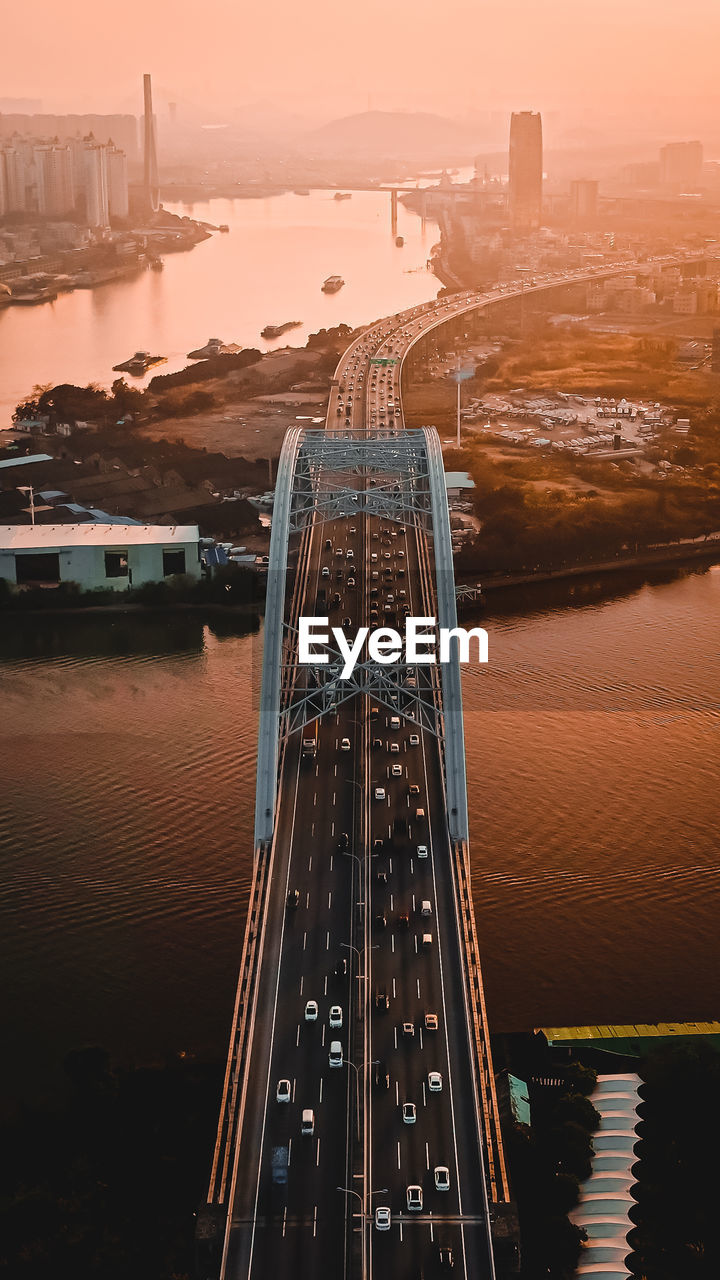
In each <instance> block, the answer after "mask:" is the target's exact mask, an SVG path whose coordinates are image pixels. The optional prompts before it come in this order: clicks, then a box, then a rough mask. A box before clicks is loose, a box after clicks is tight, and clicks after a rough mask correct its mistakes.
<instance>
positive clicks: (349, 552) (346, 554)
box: [345, 547, 355, 560]
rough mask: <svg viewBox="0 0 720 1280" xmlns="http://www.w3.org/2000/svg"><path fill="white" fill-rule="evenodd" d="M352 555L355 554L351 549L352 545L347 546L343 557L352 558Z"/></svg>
mask: <svg viewBox="0 0 720 1280" xmlns="http://www.w3.org/2000/svg"><path fill="white" fill-rule="evenodd" d="M354 555H355V552H354V551H353V549H352V547H348V549H347V551H346V552H345V559H346V560H352V559H353V557H354Z"/></svg>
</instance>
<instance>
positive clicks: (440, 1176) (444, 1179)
mask: <svg viewBox="0 0 720 1280" xmlns="http://www.w3.org/2000/svg"><path fill="white" fill-rule="evenodd" d="M435 1190H436V1191H449V1190H450V1170H449V1169H448V1168H447V1165H444V1164H437V1165H436V1166H435ZM408 1208H409V1206H408Z"/></svg>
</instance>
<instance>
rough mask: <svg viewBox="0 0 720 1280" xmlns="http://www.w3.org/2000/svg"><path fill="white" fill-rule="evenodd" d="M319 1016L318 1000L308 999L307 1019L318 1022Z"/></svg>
mask: <svg viewBox="0 0 720 1280" xmlns="http://www.w3.org/2000/svg"><path fill="white" fill-rule="evenodd" d="M317 1018H318V1003H317V1000H308V1002H307V1004H306V1005H305V1021H306V1022H317Z"/></svg>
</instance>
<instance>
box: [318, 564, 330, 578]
mask: <svg viewBox="0 0 720 1280" xmlns="http://www.w3.org/2000/svg"><path fill="white" fill-rule="evenodd" d="M320 576H321V577H323V578H329V577H330V570H329V569H328V567H327V565H326V564H324V565H323V567H322V574H321V575H320Z"/></svg>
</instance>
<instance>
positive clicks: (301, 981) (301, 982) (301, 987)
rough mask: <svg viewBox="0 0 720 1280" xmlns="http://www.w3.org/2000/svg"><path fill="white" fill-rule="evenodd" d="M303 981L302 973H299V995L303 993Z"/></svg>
mask: <svg viewBox="0 0 720 1280" xmlns="http://www.w3.org/2000/svg"><path fill="white" fill-rule="evenodd" d="M304 981H305V976H304V974H303V975H301V977H300V995H302V993H303V983H304Z"/></svg>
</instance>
